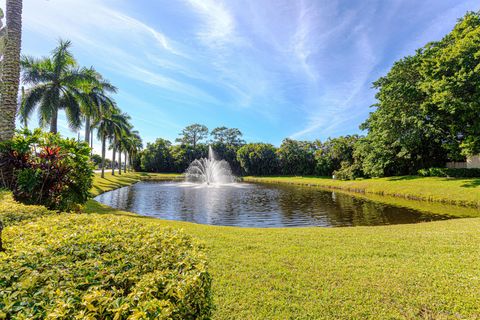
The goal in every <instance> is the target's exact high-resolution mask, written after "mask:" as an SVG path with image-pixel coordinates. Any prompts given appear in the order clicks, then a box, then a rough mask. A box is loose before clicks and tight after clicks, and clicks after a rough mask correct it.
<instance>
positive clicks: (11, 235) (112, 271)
mask: <svg viewBox="0 0 480 320" xmlns="http://www.w3.org/2000/svg"><path fill="white" fill-rule="evenodd" d="M5 231H6V232H7V237H6V239H7V240H6V242H7V243H6V244H5V247H6V248H7V252H6V253H4V254H0V319H4V318H6V319H27V318H28V319H127V318H128V319H207V318H209V317H210V315H211V309H212V298H211V277H210V275H209V273H208V271H207V265H206V258H205V256H204V254H203V247H202V245H200V244H198V243H196V242H195V241H194V240H193V239H192V238H191V237H189V236H187V235H184V234H183V233H182V232H179V231H175V230H173V229H169V228H159V227H158V225H154V224H148V222H146V221H145V219H140V218H130V219H127V218H126V217H116V216H102V219H99V217H98V215H79V214H72V215H69V216H65V215H62V216H50V217H46V218H43V219H39V220H37V221H35V222H31V223H28V224H24V225H22V226H21V227H20V228H16V227H13V228H7V229H5V230H4V232H5ZM20 239H21V241H20Z"/></svg>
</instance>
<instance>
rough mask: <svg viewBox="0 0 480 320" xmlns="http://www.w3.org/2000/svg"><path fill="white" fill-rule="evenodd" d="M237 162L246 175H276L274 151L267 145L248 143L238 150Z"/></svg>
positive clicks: (272, 147)
mask: <svg viewBox="0 0 480 320" xmlns="http://www.w3.org/2000/svg"><path fill="white" fill-rule="evenodd" d="M237 160H238V162H240V165H241V167H242V169H243V170H244V172H245V173H246V174H248V175H258V176H262V175H270V174H275V173H277V169H278V158H277V155H276V149H275V147H274V146H273V145H271V144H268V143H249V144H246V145H244V146H242V147H241V148H240V149H238V152H237Z"/></svg>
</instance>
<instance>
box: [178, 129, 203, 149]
mask: <svg viewBox="0 0 480 320" xmlns="http://www.w3.org/2000/svg"><path fill="white" fill-rule="evenodd" d="M207 137H208V128H207V127H206V126H204V125H201V124H198V123H195V124H192V125H189V126H187V127H186V128H185V129H183V130H182V132H181V133H180V137H179V138H177V139H176V140H175V141H177V142H180V143H181V144H184V145H187V146H189V145H191V146H192V147H193V148H194V149H195V148H196V147H197V144H198V142H199V141H201V140H203V139H205V138H207Z"/></svg>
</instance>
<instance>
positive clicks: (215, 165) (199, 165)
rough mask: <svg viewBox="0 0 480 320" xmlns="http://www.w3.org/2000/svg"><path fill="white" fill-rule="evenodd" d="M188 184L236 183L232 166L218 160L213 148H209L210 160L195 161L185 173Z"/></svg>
mask: <svg viewBox="0 0 480 320" xmlns="http://www.w3.org/2000/svg"><path fill="white" fill-rule="evenodd" d="M185 176H186V180H187V181H188V182H195V183H203V184H207V185H210V184H225V183H233V182H235V180H236V179H235V176H234V175H233V174H232V170H231V169H230V165H229V164H228V162H227V161H225V160H217V159H216V156H215V152H214V151H213V149H212V147H211V146H209V147H208V158H201V159H196V160H194V161H193V162H192V163H191V164H190V166H189V167H188V169H187V171H186V172H185Z"/></svg>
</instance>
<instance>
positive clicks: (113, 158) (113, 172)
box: [112, 141, 116, 176]
mask: <svg viewBox="0 0 480 320" xmlns="http://www.w3.org/2000/svg"><path fill="white" fill-rule="evenodd" d="M115 153H116V150H115V141H114V142H113V148H112V176H114V175H115Z"/></svg>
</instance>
